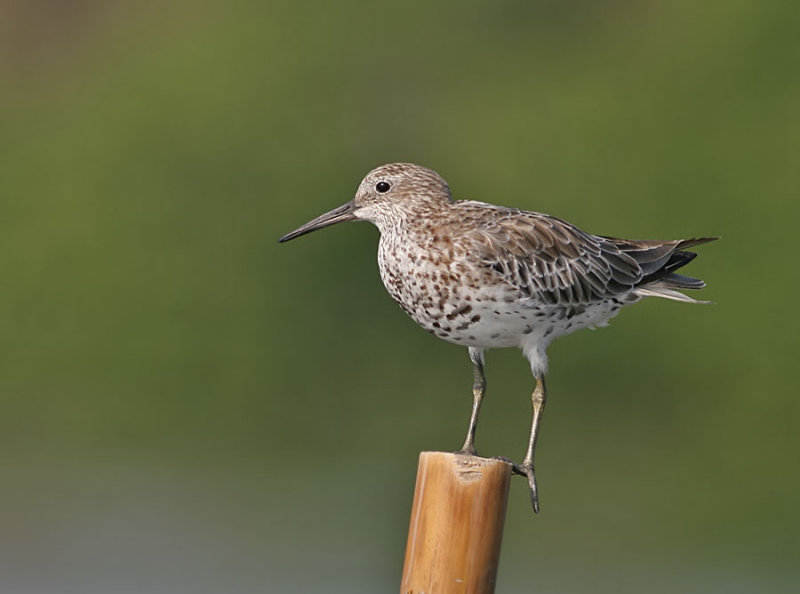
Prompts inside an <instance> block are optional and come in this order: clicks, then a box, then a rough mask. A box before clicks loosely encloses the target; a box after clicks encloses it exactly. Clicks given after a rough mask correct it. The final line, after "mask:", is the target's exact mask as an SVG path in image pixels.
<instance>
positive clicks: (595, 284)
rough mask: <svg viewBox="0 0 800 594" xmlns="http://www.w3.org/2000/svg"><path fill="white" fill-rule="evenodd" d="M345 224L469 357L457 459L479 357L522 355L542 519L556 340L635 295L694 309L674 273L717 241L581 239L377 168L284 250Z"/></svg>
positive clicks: (418, 174)
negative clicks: (370, 239) (542, 462)
mask: <svg viewBox="0 0 800 594" xmlns="http://www.w3.org/2000/svg"><path fill="white" fill-rule="evenodd" d="M348 220H366V221H370V222H372V223H373V224H375V225H376V226H377V227H378V229H379V230H380V233H381V239H380V243H379V247H378V264H379V268H380V273H381V279H382V280H383V283H384V285H385V286H386V289H387V290H388V292H389V294H390V295H391V296H392V298H394V300H395V301H397V303H398V304H399V305H400V307H401V308H402V309H403V311H405V312H406V313H407V314H408V315H409V316H411V318H412V319H413V320H414V321H415V322H417V323H418V324H419V325H420V326H422V327H423V328H424V329H425V330H427V331H429V332H431V333H433V334H435V335H436V336H438V337H440V338H442V339H444V340H447V341H449V342H453V343H455V344H461V345H463V346H466V347H468V348H469V353H470V358H471V360H472V362H473V364H474V371H475V382H474V385H473V407H472V416H471V418H470V424H469V429H468V431H467V438H466V440H465V442H464V445H463V446H462V448H461V452H463V453H469V454H474V453H475V446H474V438H475V428H476V426H477V420H478V412H479V410H480V404H481V401H482V398H483V394H484V392H485V388H486V380H485V378H484V373H483V363H484V350H485V349H487V348H498V347H519V348H521V349H522V351H523V353H524V354H525V356H526V357H527V358H528V360H529V361H530V364H531V370H532V372H533V374H534V376H535V377H536V380H537V381H536V388H535V390H534V392H533V395H532V401H533V422H532V427H531V434H530V438H529V441H528V449H527V452H526V455H525V458H524V460H523V462H522V464H521V465H519V466H517V467H515V468H516V470H517V471H518V472H520V473H521V474H524V475H526V476H527V477H528V483H529V486H530V490H531V501H532V503H533V507H534V510H536V511H538V510H539V502H538V491H537V486H536V477H535V473H534V469H533V455H534V450H535V447H536V437H537V433H538V427H539V422H540V420H541V414H542V411H543V409H544V403H545V394H546V392H545V384H544V374H545V371H546V369H547V357H546V354H545V349H546V348H547V345H548V344H549V343H550V341H552V340H553V339H554V338H556V337H558V336H563V335H564V334H569V333H571V332H574V331H575V330H579V329H581V328H587V327H594V326H600V325H605V324H606V323H607V321H608V320H609V319H610V318H611V317H613V316H614V315H616V313H617V312H618V311H619V309H620V308H621V307H622V306H624V305H627V304H630V303H635V302H636V301H638V300H639V299H641V298H642V297H663V298H666V299H672V300H675V301H683V302H689V303H701V302H698V301H695V300H694V299H692V298H690V297H687V296H686V295H684V294H683V293H680V292H679V290H680V289H700V288H702V287H704V286H705V283H704V282H703V281H701V280H698V279H694V278H690V277H687V276H683V275H681V274H678V273H676V272H675V271H676V270H677V269H678V268H680V267H682V266H684V265H685V264H687V263H688V262H690V261H691V260H692V259H694V257H695V256H696V255H697V254H695V253H694V252H689V251H685V250H686V249H687V248H690V247H692V246H695V245H699V244H701V243H705V242H708V241H712V240H713V239H716V238H713V237H704V238H697V239H684V240H675V241H631V240H625V239H615V238H612V237H602V236H598V235H592V234H590V233H586V232H585V231H581V230H580V229H578V228H577V227H575V226H574V225H571V224H570V223H567V222H566V221H562V220H561V219H557V218H555V217H552V216H549V215H546V214H540V213H536V212H528V211H524V210H519V209H515V208H506V207H501V206H494V205H492V204H487V203H484V202H475V201H472V200H459V201H454V200H453V198H452V195H451V193H450V188H449V187H448V185H447V182H445V181H444V179H442V178H441V177H440V176H439V175H438V174H437V173H436V172H434V171H432V170H430V169H426V168H425V167H420V166H419V165H413V164H410V163H392V164H389V165H383V166H382V167H378V168H377V169H374V170H373V171H371V172H370V173H368V174H367V176H366V177H365V178H364V180H363V181H362V182H361V185H360V186H359V188H358V191H357V193H356V196H355V198H354V199H353V200H352V201H350V202H348V203H347V204H344V205H343V206H340V207H339V208H337V209H334V210H332V211H330V212H328V213H326V214H323V215H322V216H320V217H317V218H316V219H314V220H312V221H310V222H308V223H306V224H305V225H303V226H302V227H300V228H298V229H297V230H295V231H292V232H291V233H288V234H287V235H285V236H284V237H282V238H281V239H280V241H282V242H283V241H288V240H290V239H293V238H295V237H299V236H300V235H304V234H306V233H310V232H311V231H314V230H316V229H320V228H322V227H326V226H328V225H332V224H334V223H338V222H340V221H348Z"/></svg>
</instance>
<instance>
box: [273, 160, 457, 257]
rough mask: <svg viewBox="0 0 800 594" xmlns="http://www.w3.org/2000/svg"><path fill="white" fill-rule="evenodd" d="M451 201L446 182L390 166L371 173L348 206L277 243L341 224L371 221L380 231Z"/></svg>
mask: <svg viewBox="0 0 800 594" xmlns="http://www.w3.org/2000/svg"><path fill="white" fill-rule="evenodd" d="M452 201H453V197H452V195H451V194H450V188H449V187H448V185H447V182H446V181H444V179H442V177H441V176H440V175H439V174H438V173H436V172H435V171H433V170H431V169H428V168H426V167H422V166H420V165H414V164H413V163H389V164H388V165H381V166H380V167H377V168H375V169H373V170H372V171H370V172H369V173H368V174H367V175H366V176H365V177H364V179H363V180H361V184H360V185H359V186H358V191H357V192H356V195H355V198H353V199H352V200H351V201H350V202H347V203H345V204H343V205H342V206H340V207H338V208H334V209H333V210H331V211H329V212H326V213H325V214H323V215H320V216H318V217H317V218H316V219H313V220H311V221H309V222H308V223H306V224H305V225H302V226H300V227H298V228H297V229H295V230H294V231H292V232H291V233H287V234H286V235H284V236H283V237H281V238H280V239H279V240H278V241H280V242H284V241H289V240H290V239H294V238H295V237H300V236H301V235H305V234H306V233H311V232H312V231H316V230H317V229H322V228H323V227H329V226H330V225H333V224H335V223H341V222H342V221H356V220H358V221H370V222H371V223H374V224H375V225H377V226H378V228H379V229H383V228H384V226H385V225H388V224H391V222H393V221H397V220H399V219H402V218H404V217H406V216H409V215H412V214H415V213H417V214H419V213H420V212H424V211H425V210H426V209H427V208H435V207H436V206H437V204H438V205H439V206H441V204H443V203H450V202H452Z"/></svg>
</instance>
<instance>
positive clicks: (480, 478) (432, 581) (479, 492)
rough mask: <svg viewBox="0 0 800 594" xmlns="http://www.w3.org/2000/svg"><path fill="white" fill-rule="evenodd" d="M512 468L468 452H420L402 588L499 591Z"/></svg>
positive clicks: (429, 592)
mask: <svg viewBox="0 0 800 594" xmlns="http://www.w3.org/2000/svg"><path fill="white" fill-rule="evenodd" d="M511 468H512V465H511V463H509V462H506V461H504V460H497V459H492V458H480V457H478V456H470V455H467V454H454V453H449V452H422V453H421V454H420V457H419V467H418V471H417V484H416V488H415V491H414V503H413V506H412V510H411V522H410V526H409V531H408V544H407V547H406V557H405V566H404V569H403V580H402V586H401V593H402V594H423V593H424V594H450V593H453V594H456V593H457V594H462V593H463V594H491V592H493V591H494V583H495V579H496V576H497V564H498V560H499V557H500V543H501V540H502V535H503V522H504V520H505V514H506V505H507V502H508V485H509V481H510V478H511Z"/></svg>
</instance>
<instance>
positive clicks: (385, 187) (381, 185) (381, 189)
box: [375, 181, 392, 194]
mask: <svg viewBox="0 0 800 594" xmlns="http://www.w3.org/2000/svg"><path fill="white" fill-rule="evenodd" d="M391 187H392V186H390V185H389V182H385V181H380V182H378V183H377V184H375V189H376V190H377V191H378V193H379V194H385V193H386V192H388V191H389V188H391Z"/></svg>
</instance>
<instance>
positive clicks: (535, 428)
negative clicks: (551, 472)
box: [519, 375, 547, 514]
mask: <svg viewBox="0 0 800 594" xmlns="http://www.w3.org/2000/svg"><path fill="white" fill-rule="evenodd" d="M546 399H547V388H546V387H545V385H544V376H543V375H539V376H537V377H536V388H534V390H533V394H531V401H532V403H533V420H532V421H531V436H530V439H529V440H528V451H527V452H525V459H524V460H523V461H522V464H520V466H519V470H520V471H521V472H522V474H524V475H525V476H527V477H528V487H530V490H531V505H532V506H533V511H534V512H535V513H537V514H538V513H539V491H538V489H537V488H536V474H535V473H534V470H533V454H534V452H535V451H536V438H537V437H538V434H539V423H541V421H542V413H543V412H544V403H545V400H546Z"/></svg>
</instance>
